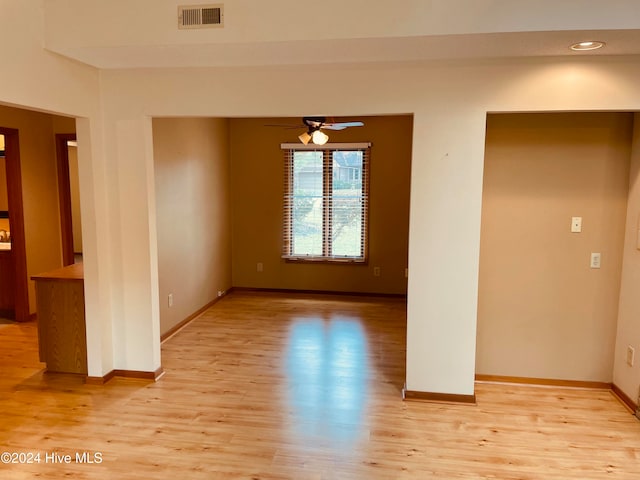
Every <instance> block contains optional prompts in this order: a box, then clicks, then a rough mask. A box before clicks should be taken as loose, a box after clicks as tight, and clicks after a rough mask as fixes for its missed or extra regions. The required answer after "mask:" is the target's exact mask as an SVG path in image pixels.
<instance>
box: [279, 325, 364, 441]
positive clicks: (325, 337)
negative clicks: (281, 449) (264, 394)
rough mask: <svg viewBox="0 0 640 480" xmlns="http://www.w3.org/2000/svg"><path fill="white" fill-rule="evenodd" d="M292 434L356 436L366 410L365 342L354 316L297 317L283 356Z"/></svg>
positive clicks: (353, 438) (354, 438) (333, 436)
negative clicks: (287, 381) (287, 382)
mask: <svg viewBox="0 0 640 480" xmlns="http://www.w3.org/2000/svg"><path fill="white" fill-rule="evenodd" d="M285 359H286V360H285V361H286V369H287V378H288V379H289V382H290V385H289V388H288V392H289V398H288V401H289V405H288V406H287V407H288V410H290V412H291V414H292V420H293V422H292V428H293V429H294V431H295V435H296V436H297V437H298V438H300V437H303V438H304V437H306V438H308V439H310V438H315V439H317V440H320V441H322V439H325V438H326V439H331V440H332V441H333V442H335V441H336V439H337V440H339V441H344V442H345V443H348V442H351V441H355V440H356V439H357V438H358V437H360V436H361V434H362V433H363V432H362V418H363V415H364V410H365V407H366V398H367V378H368V376H369V375H368V371H369V368H370V367H369V365H368V362H367V339H366V336H365V332H364V329H363V328H362V325H361V324H360V321H359V320H358V319H356V318H349V317H345V316H336V315H332V316H330V317H328V318H318V317H313V318H298V319H295V320H294V321H293V323H292V325H291V328H290V331H289V338H288V351H287V355H286V356H285Z"/></svg>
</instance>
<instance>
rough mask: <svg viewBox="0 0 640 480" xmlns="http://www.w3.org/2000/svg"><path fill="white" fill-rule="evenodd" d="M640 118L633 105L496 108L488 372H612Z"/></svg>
mask: <svg viewBox="0 0 640 480" xmlns="http://www.w3.org/2000/svg"><path fill="white" fill-rule="evenodd" d="M632 124H633V116H632V115H631V114H624V113H622V114H616V113H549V114H498V115H489V116H488V120H487V139H486V154H485V173H484V185H483V187H484V192H483V205H482V230H481V243H480V278H479V305H478V343H477V367H476V369H477V372H478V373H481V374H493V375H510V376H520V377H540V378H559V379H568V380H585V381H602V382H610V381H611V380H612V374H613V351H614V342H615V336H616V319H617V313H618V295H619V289H620V273H621V266H622V252H623V239H624V231H625V215H626V208H627V191H628V179H629V156H630V146H631V129H632ZM572 216H581V217H582V219H583V220H582V221H583V230H582V233H571V231H570V223H571V217H572ZM591 252H600V253H601V254H602V268H600V269H591V268H590V266H589V263H590V254H591Z"/></svg>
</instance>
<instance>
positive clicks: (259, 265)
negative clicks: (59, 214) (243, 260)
mask: <svg viewBox="0 0 640 480" xmlns="http://www.w3.org/2000/svg"><path fill="white" fill-rule="evenodd" d="M256 270H257V271H258V272H262V271H263V270H264V265H263V264H262V262H258V264H257V265H256Z"/></svg>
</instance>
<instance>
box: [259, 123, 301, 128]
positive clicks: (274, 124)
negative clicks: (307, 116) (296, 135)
mask: <svg viewBox="0 0 640 480" xmlns="http://www.w3.org/2000/svg"><path fill="white" fill-rule="evenodd" d="M264 126H265V127H279V128H307V126H306V125H292V124H290V123H289V124H282V123H271V124H267V125H264Z"/></svg>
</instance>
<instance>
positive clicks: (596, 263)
mask: <svg viewBox="0 0 640 480" xmlns="http://www.w3.org/2000/svg"><path fill="white" fill-rule="evenodd" d="M590 267H591V268H600V254H599V253H592V254H591V265H590Z"/></svg>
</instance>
